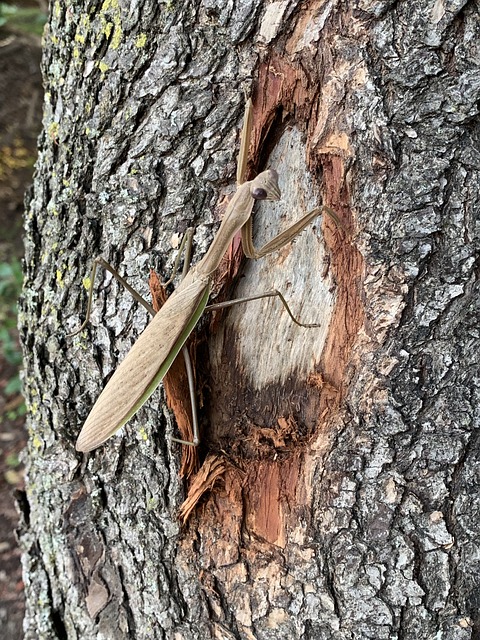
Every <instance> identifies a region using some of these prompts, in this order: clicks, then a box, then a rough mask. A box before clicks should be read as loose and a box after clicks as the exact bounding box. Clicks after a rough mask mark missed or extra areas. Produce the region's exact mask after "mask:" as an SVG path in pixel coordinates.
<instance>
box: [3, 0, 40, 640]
mask: <svg viewBox="0 0 480 640" xmlns="http://www.w3.org/2000/svg"><path fill="white" fill-rule="evenodd" d="M45 19H46V4H43V3H39V2H22V1H19V2H17V3H15V5H14V4H13V3H0V629H1V637H2V639H3V640H17V639H20V638H23V629H22V621H23V611H24V602H23V583H22V575H21V565H20V551H19V549H18V546H17V541H16V538H15V528H16V526H17V513H16V510H15V502H14V492H15V489H16V488H22V487H23V470H22V464H21V462H20V452H21V450H22V448H23V447H24V445H25V440H26V434H25V430H24V420H23V414H24V405H23V398H22V396H21V393H20V392H19V368H20V361H21V355H20V348H19V345H18V336H17V332H16V299H17V297H18V295H19V293H20V287H21V257H22V255H23V243H22V216H23V199H24V193H25V190H26V189H27V188H29V185H30V184H31V182H32V173H33V165H34V162H35V158H36V139H37V136H38V134H39V132H40V127H41V118H42V101H43V95H42V85H41V75H40V56H41V33H42V30H43V24H44V22H45Z"/></svg>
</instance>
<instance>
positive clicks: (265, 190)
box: [250, 169, 281, 200]
mask: <svg viewBox="0 0 480 640" xmlns="http://www.w3.org/2000/svg"><path fill="white" fill-rule="evenodd" d="M250 194H251V196H252V198H253V199H254V200H280V196H281V194H280V189H279V188H278V173H277V172H276V171H275V169H267V170H266V171H262V173H259V174H258V176H257V177H256V178H254V179H253V180H252V181H251V182H250Z"/></svg>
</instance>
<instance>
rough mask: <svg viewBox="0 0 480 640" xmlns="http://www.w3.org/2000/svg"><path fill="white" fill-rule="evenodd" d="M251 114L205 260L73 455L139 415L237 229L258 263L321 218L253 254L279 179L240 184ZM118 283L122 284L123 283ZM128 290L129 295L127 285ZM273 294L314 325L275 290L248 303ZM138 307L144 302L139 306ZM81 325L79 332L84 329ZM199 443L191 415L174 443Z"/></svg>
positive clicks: (137, 347) (271, 175)
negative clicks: (186, 430)
mask: <svg viewBox="0 0 480 640" xmlns="http://www.w3.org/2000/svg"><path fill="white" fill-rule="evenodd" d="M251 111H252V107H251V102H250V100H249V101H248V102H247V105H246V109H245V120H244V129H243V133H242V143H241V149H240V155H239V166H238V170H237V178H238V182H239V185H238V187H237V190H236V192H235V194H234V196H233V198H232V200H231V201H230V203H229V205H228V207H227V210H226V213H225V216H224V218H223V221H222V223H221V225H220V228H219V230H218V232H217V234H216V236H215V238H214V239H213V241H212V244H211V245H210V248H209V249H208V251H207V253H206V254H205V256H204V257H203V258H202V259H201V260H200V261H199V262H198V263H197V264H196V265H195V266H194V267H192V268H191V269H190V270H189V271H188V272H187V273H186V275H185V276H184V278H183V279H182V281H181V282H180V284H179V286H178V287H177V288H176V289H175V291H174V292H173V294H172V295H171V296H170V297H169V298H168V300H167V301H166V303H165V304H164V306H163V307H162V308H161V310H160V311H159V312H158V313H157V314H156V315H155V316H154V318H153V320H152V321H151V322H150V324H149V325H148V326H147V328H146V329H145V330H144V332H143V333H142V334H141V335H140V337H139V338H138V340H137V342H136V343H135V344H134V346H133V347H132V349H131V350H130V352H129V353H128V355H127V356H126V358H125V359H124V360H123V362H122V363H121V364H120V366H119V367H118V369H117V370H116V371H115V373H114V375H113V376H112V378H111V379H110V380H109V382H108V384H107V385H106V387H105V389H104V390H103V391H102V393H101V394H100V396H99V398H98V400H97V402H96V403H95V405H94V406H93V408H92V410H91V412H90V414H89V416H88V417H87V420H86V422H85V424H84V425H83V428H82V430H81V432H80V435H79V437H78V440H77V444H76V448H77V450H78V451H91V450H92V449H95V448H96V447H98V446H100V445H101V444H103V443H104V442H105V441H106V440H107V439H108V438H109V437H110V436H112V435H113V434H114V433H115V432H116V431H117V430H118V429H119V428H120V427H121V426H123V425H124V424H125V423H126V422H127V421H128V420H129V419H130V418H131V417H132V416H133V415H134V414H135V413H136V412H137V411H138V409H139V408H140V407H141V406H142V405H143V404H144V403H145V402H146V400H147V399H148V398H149V397H150V395H151V394H152V393H153V391H154V390H155V389H156V388H157V386H158V385H159V384H160V381H161V380H162V378H163V377H164V375H165V374H166V372H167V371H168V369H169V368H170V366H171V364H172V363H173V361H174V359H175V358H176V356H177V355H178V353H179V352H180V350H182V348H183V347H184V344H185V341H186V340H187V338H188V336H189V335H190V333H191V332H192V331H193V329H194V327H195V325H196V324H197V322H198V321H199V319H200V317H201V316H202V314H203V312H204V311H205V309H206V307H207V302H208V298H209V295H210V286H211V281H212V276H213V274H214V272H215V270H216V269H217V267H218V266H219V264H220V261H221V259H222V257H223V256H224V254H225V252H226V251H227V249H228V246H229V244H230V242H231V241H232V239H233V237H234V236H235V234H236V233H237V232H238V231H240V230H241V233H242V246H243V250H244V253H245V255H246V256H247V257H249V258H253V259H258V258H261V257H263V256H265V255H267V254H269V253H271V252H272V251H275V250H278V249H280V248H281V247H283V246H284V245H285V244H287V243H288V242H290V241H291V240H292V239H293V238H294V237H295V236H296V235H298V234H299V233H300V232H301V231H302V230H303V229H304V228H305V227H306V226H307V225H308V224H309V223H310V222H311V221H312V220H313V219H314V218H316V217H317V216H318V215H319V214H320V212H321V209H320V208H316V209H313V210H312V211H310V212H309V213H307V214H306V215H305V216H303V217H302V218H301V219H300V220H298V221H297V222H296V223H294V224H293V225H292V226H290V227H289V228H288V229H286V230H285V231H284V232H282V233H280V234H279V235H278V236H276V237H275V238H274V239H273V240H271V241H270V242H268V243H267V244H266V245H264V246H263V247H262V248H261V249H259V250H258V251H257V250H256V249H255V247H254V245H253V241H252V210H253V206H254V203H255V201H256V200H279V199H280V190H279V188H278V176H277V173H276V171H274V170H273V169H267V170H266V171H263V172H262V173H260V174H259V175H258V176H257V177H256V178H254V179H253V180H251V181H248V182H243V183H241V182H242V178H243V174H244V172H245V168H246V159H247V152H248V141H249V138H250V134H251V127H252V123H251V120H252V119H251ZM327 211H328V212H329V213H330V215H332V216H333V217H334V218H335V215H334V214H333V213H332V212H330V210H328V209H327ZM99 262H100V263H101V264H103V265H104V266H106V267H107V268H108V269H109V270H110V271H111V272H112V273H113V274H114V275H115V276H116V277H117V275H118V274H116V272H115V271H114V270H113V269H112V268H111V267H110V266H109V265H107V264H106V263H104V261H102V260H99ZM93 279H94V272H93V273H92V279H91V283H92V284H91V286H93ZM119 279H120V278H119ZM120 280H121V281H122V279H120ZM122 282H123V281H122ZM127 288H128V289H129V290H130V291H131V292H132V289H131V287H127ZM273 296H277V297H279V298H280V300H281V301H282V303H283V305H284V306H285V308H286V309H287V311H288V313H289V314H290V317H291V318H292V319H293V321H294V322H296V323H297V324H298V325H300V326H303V327H316V326H318V325H316V324H309V325H304V324H302V323H300V322H298V321H297V320H296V319H295V318H294V317H293V315H292V313H291V312H290V309H289V307H288V305H287V303H286V301H285V300H284V298H283V296H282V295H281V294H280V293H279V292H278V291H271V292H267V293H266V294H261V295H258V296H254V297H253V298H249V300H250V299H257V298H260V297H273ZM244 301H246V299H243V300H240V301H232V302H227V303H222V304H221V305H212V306H211V307H209V308H219V306H229V305H231V304H235V303H236V302H244ZM90 304H91V291H90V299H89V308H88V311H87V319H86V321H85V323H86V322H87V321H88V315H89V309H90ZM142 304H144V303H143V302H142ZM145 306H146V307H147V309H149V310H151V307H150V306H149V305H148V304H147V303H145ZM151 311H152V310H151ZM85 323H84V324H83V325H82V327H81V328H80V329H82V328H83V326H84V325H85ZM183 353H184V355H185V358H186V364H187V370H188V364H189V357H188V352H187V351H186V349H183ZM190 379H191V376H190ZM198 441H199V436H198V427H197V425H196V417H195V415H194V439H193V442H185V441H183V440H179V442H183V443H184V444H191V445H197V444H198Z"/></svg>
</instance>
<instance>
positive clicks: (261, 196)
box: [252, 187, 268, 200]
mask: <svg viewBox="0 0 480 640" xmlns="http://www.w3.org/2000/svg"><path fill="white" fill-rule="evenodd" d="M267 195H268V194H267V192H266V191H265V189H262V188H261V187H256V188H255V189H253V191H252V198H253V199H254V200H265V199H266V197H267Z"/></svg>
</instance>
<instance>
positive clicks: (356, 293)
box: [20, 0, 480, 640]
mask: <svg viewBox="0 0 480 640" xmlns="http://www.w3.org/2000/svg"><path fill="white" fill-rule="evenodd" d="M81 5H82V3H74V4H69V5H68V8H64V7H63V5H62V4H61V3H58V2H57V3H55V4H54V5H53V7H52V15H51V19H50V23H49V26H48V30H47V32H46V35H45V53H44V60H43V71H44V77H45V87H46V101H45V109H44V133H43V135H42V136H41V139H40V142H39V145H40V152H39V160H38V164H37V173H36V178H35V185H34V189H33V193H32V195H31V196H30V198H29V202H28V203H27V213H26V239H25V242H26V260H25V269H26V280H25V292H24V296H23V300H22V309H21V315H20V322H21V326H22V332H23V343H24V350H25V363H26V367H25V393H26V399H27V404H28V407H29V417H28V428H29V433H30V440H29V444H28V448H27V452H26V460H27V476H28V482H27V490H26V494H25V496H24V499H23V500H21V501H20V506H21V508H22V511H23V515H24V523H23V527H22V530H21V531H20V537H21V543H22V546H23V549H24V573H25V589H26V598H27V614H26V621H25V628H26V638H27V639H30V638H32V639H33V638H68V639H74V638H82V639H92V640H93V639H94V638H104V639H110V638H112V639H113V638H115V639H118V638H135V639H138V640H140V639H143V638H149V639H151V638H172V639H173V638H175V639H180V638H182V639H194V638H248V639H251V638H256V639H262V640H263V639H267V638H275V639H279V638H280V639H289V640H290V639H292V638H307V639H322V640H323V639H325V640H327V639H329V638H335V639H347V638H374V639H376V640H378V639H382V638H384V639H391V638H408V639H412V640H413V639H415V640H420V639H427V638H433V637H442V638H443V639H446V638H449V639H453V638H455V639H456V640H458V639H464V638H465V639H466V638H479V637H480V615H479V602H480V588H479V582H480V579H479V577H478V560H477V558H478V556H479V553H480V546H479V530H480V529H479V526H478V525H479V517H478V514H479V497H478V495H479V492H478V485H479V482H480V479H479V472H478V469H479V466H478V458H479V455H480V452H479V446H478V437H476V433H477V431H478V427H479V426H480V425H479V418H478V386H477V384H476V383H478V377H479V369H478V364H477V361H478V310H477V313H476V307H478V271H475V267H476V266H478V263H477V265H476V258H478V253H477V251H478V244H475V243H476V242H478V235H475V234H476V233H477V234H478V218H477V219H476V217H475V213H476V209H477V208H478V206H479V199H480V189H479V169H478V167H479V153H478V144H479V138H480V124H479V119H478V100H479V97H480V91H479V89H480V69H479V50H478V46H479V45H478V42H479V38H480V26H479V25H480V23H479V21H478V4H477V3H474V2H471V3H467V2H465V3H456V4H453V5H451V6H449V7H447V6H446V5H445V3H443V2H442V1H441V0H438V1H437V2H435V3H432V2H430V3H427V2H420V3H416V4H412V3H391V2H380V1H377V2H373V1H372V2H368V1H366V2H361V3H353V5H352V4H348V3H340V2H330V3H321V4H319V3H316V2H312V3H308V2H295V1H292V2H288V1H285V2H283V1H280V2H272V3H266V2H259V3H252V2H248V0H241V2H239V3H226V4H225V5H224V3H215V2H206V3H192V2H183V3H182V2H180V3H178V2H173V3H171V2H166V3H156V2H152V1H150V0H143V1H141V2H137V3H118V2H117V0H105V2H103V5H101V7H100V6H97V5H92V4H91V3H86V2H84V3H83V6H81ZM244 89H246V91H247V92H249V93H250V92H251V93H252V97H253V103H254V122H255V128H254V133H253V140H252V144H251V148H250V160H251V161H250V167H249V171H250V175H254V174H255V173H257V172H258V171H260V170H262V169H264V168H265V167H266V166H268V165H269V164H271V165H272V166H273V167H274V168H275V169H276V170H277V171H278V173H279V176H280V187H281V189H282V192H283V197H282V200H281V202H280V204H279V205H278V206H276V207H274V206H272V204H271V203H267V204H266V205H264V206H262V207H261V208H260V210H259V212H258V214H257V215H256V218H255V224H256V227H257V228H258V230H259V231H258V234H259V235H258V243H260V242H261V241H262V238H263V237H265V238H270V237H272V235H274V234H275V233H276V232H277V231H276V229H278V228H279V225H280V226H281V225H282V224H283V225H284V226H286V225H288V224H290V223H291V222H293V220H295V219H297V218H299V217H300V216H301V214H302V211H306V210H308V209H309V208H312V207H314V206H317V205H319V204H320V203H321V202H323V203H324V204H326V205H328V206H329V207H331V209H333V210H334V211H335V212H336V214H337V215H338V217H339V218H340V220H341V225H340V226H339V227H337V226H336V225H335V224H334V222H333V221H332V220H331V219H329V217H328V216H323V218H319V219H318V220H317V221H316V222H315V223H314V224H313V225H311V226H310V227H308V228H307V230H306V231H304V232H303V234H302V235H301V237H300V238H299V239H298V241H297V242H295V243H293V244H292V245H289V246H288V247H286V248H285V249H284V250H282V251H280V252H277V253H276V254H273V255H272V256H271V257H270V258H269V259H266V260H261V261H258V263H253V262H250V263H248V264H245V265H243V266H242V267H241V269H242V271H241V273H242V277H241V278H240V279H237V283H238V284H237V290H236V291H233V292H231V293H232V296H239V295H245V294H246V292H247V291H248V292H250V291H251V292H258V291H265V290H268V289H271V288H273V287H275V288H277V289H280V290H281V291H282V293H284V295H285V296H286V298H287V299H288V301H289V302H290V303H291V306H292V310H293V312H294V314H295V315H296V316H298V317H299V319H300V320H301V321H303V322H309V323H312V322H317V323H319V324H321V327H320V328H318V329H303V328H300V327H298V326H296V325H294V324H292V323H291V322H290V321H289V319H288V316H287V314H286V313H285V311H284V310H283V309H282V308H281V307H280V305H278V304H277V303H276V302H275V301H272V300H265V301H261V302H254V303H251V305H239V306H238V307H236V308H234V309H233V310H231V311H229V312H228V313H227V314H223V315H222V317H220V318H219V317H215V318H214V319H210V318H207V317H206V318H205V320H204V321H203V324H202V325H201V327H200V329H199V331H198V333H197V334H196V339H195V344H194V345H193V346H192V349H193V348H194V347H196V360H197V378H198V380H197V384H198V390H199V391H198V395H199V398H200V400H201V401H202V402H200V404H201V415H202V430H203V436H202V446H201V447H200V451H199V461H200V465H201V466H200V470H199V472H198V474H197V475H196V476H194V475H188V474H187V475H186V476H185V477H184V478H183V479H182V478H180V477H179V467H180V453H181V447H180V445H178V444H176V443H172V442H171V440H170V436H172V435H174V434H177V431H176V428H175V421H174V420H173V418H172V414H171V413H170V412H169V411H168V410H167V408H166V406H165V404H164V402H163V399H164V392H163V391H162V390H161V389H160V390H158V391H157V392H155V394H154V395H153V396H152V397H151V399H150V400H149V401H148V402H147V404H146V405H145V406H144V407H143V408H142V409H141V410H140V411H139V412H138V414H137V415H136V417H135V418H134V419H132V420H131V421H130V422H129V423H128V425H127V426H126V427H125V428H124V429H122V430H121V432H120V433H119V434H118V435H117V436H115V437H113V438H111V439H110V440H109V441H108V442H107V443H106V444H105V445H104V446H103V447H101V448H100V449H99V450H97V451H95V452H94V453H92V454H89V455H88V456H86V457H85V458H83V459H82V456H81V455H79V454H78V453H77V452H76V451H75V448H74V444H75V440H76V437H77V435H78V432H79V430H80V428H81V426H82V424H83V422H84V420H85V418H86V416H87V414H88V412H89V410H90V409H91V407H92V406H93V403H94V402H95V400H96V398H97V397H98V395H99V393H100V391H101V389H102V388H103V387H104V385H105V383H106V380H107V379H108V377H109V376H110V375H111V373H112V372H113V371H114V370H115V368H116V367H117V365H118V363H119V361H121V359H122V358H123V357H124V356H125V354H126V353H127V352H128V350H129V348H130V346H131V345H132V344H133V342H134V341H135V339H136V337H137V336H138V334H139V332H140V331H141V330H142V329H143V328H144V327H145V325H146V323H147V322H148V318H147V314H146V312H145V311H144V310H143V308H141V307H140V308H139V306H138V305H137V304H136V303H135V302H133V301H132V300H131V298H130V296H129V294H127V293H126V292H124V291H123V290H122V289H121V288H120V287H119V286H118V285H117V283H116V282H115V281H114V280H112V279H111V277H110V276H109V275H108V274H103V273H102V274H100V275H99V276H97V282H96V283H95V298H94V307H93V315H92V322H91V324H90V327H89V328H88V330H86V331H84V332H83V333H82V334H81V335H80V336H79V337H76V338H73V339H71V338H68V337H66V334H67V333H69V332H70V331H72V330H73V329H75V328H76V327H77V326H78V324H79V323H80V322H81V320H82V319H83V317H84V313H85V305H86V300H85V298H86V292H85V289H84V287H82V278H83V277H85V276H86V275H87V273H88V270H89V269H90V266H91V262H92V259H93V258H94V257H95V256H97V255H99V254H102V255H103V256H104V257H105V258H106V259H107V260H108V261H109V262H111V263H112V264H113V265H114V266H115V267H118V268H119V270H120V272H121V273H122V274H123V275H124V276H125V277H127V279H128V280H129V281H130V283H131V284H132V285H133V286H134V287H135V288H136V289H138V290H139V291H140V292H141V293H142V294H143V295H144V297H147V296H148V284H147V275H148V273H147V272H148V267H149V266H150V265H153V266H155V268H156V269H157V271H159V272H161V273H162V275H164V276H165V275H167V274H168V272H169V270H170V268H171V265H172V264H173V260H174V257H175V251H174V250H173V248H172V246H173V245H175V244H176V243H177V241H178V237H179V235H181V234H182V233H183V232H184V231H185V229H186V228H187V227H189V226H196V227H197V231H196V235H195V243H196V244H195V247H196V256H201V255H203V253H204V252H205V250H206V249H207V247H208V245H209V243H210V241H211V239H212V237H213V234H214V233H215V230H216V229H217V226H218V221H219V219H220V218H221V214H222V212H223V210H224V208H225V202H226V201H227V200H228V198H229V197H230V196H231V195H232V193H233V192H234V189H235V173H234V170H235V162H236V153H237V151H238V140H239V131H240V127H241V116H242V113H243V105H244V94H243V91H244ZM266 217H269V220H268V221H267V220H266ZM270 218H271V219H270ZM475 223H477V227H475ZM227 279H228V278H227ZM225 280H226V279H225V278H224V279H223V283H225ZM207 360H208V361H209V364H207ZM187 496H188V499H187V502H186V503H185V505H184V507H183V509H182V511H181V512H180V509H181V505H182V502H183V501H184V499H185V497H187ZM179 513H182V519H180V518H179Z"/></svg>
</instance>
